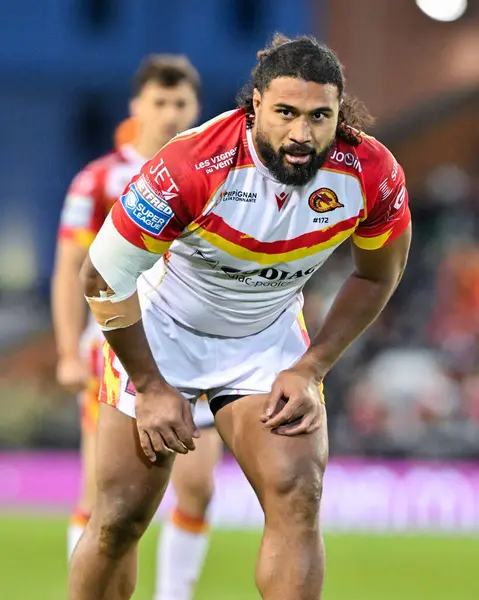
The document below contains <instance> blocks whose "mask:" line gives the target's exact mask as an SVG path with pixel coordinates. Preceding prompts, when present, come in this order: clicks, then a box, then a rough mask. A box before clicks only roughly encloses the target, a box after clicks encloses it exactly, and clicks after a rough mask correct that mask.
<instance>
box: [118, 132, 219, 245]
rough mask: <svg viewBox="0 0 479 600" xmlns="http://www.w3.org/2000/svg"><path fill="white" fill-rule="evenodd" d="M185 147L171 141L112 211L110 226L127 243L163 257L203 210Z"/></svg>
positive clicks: (201, 190)
mask: <svg viewBox="0 0 479 600" xmlns="http://www.w3.org/2000/svg"><path fill="white" fill-rule="evenodd" d="M188 153H189V144H187V143H185V142H184V141H173V142H170V144H167V145H166V146H165V147H164V148H163V149H162V150H160V152H159V153H158V154H157V155H156V156H155V157H154V158H153V159H152V160H150V161H148V162H147V163H145V165H144V166H143V168H142V170H141V171H140V173H139V174H138V175H137V176H135V177H134V178H133V179H132V181H131V182H130V184H129V185H128V187H127V188H126V190H125V192H124V194H123V195H122V196H121V198H120V199H119V201H117V202H116V203H115V204H114V206H113V209H112V212H111V215H112V222H113V225H114V226H115V228H116V229H117V231H118V232H119V233H120V235H122V236H123V237H124V238H125V239H126V240H127V241H129V242H130V243H131V244H133V245H134V246H136V247H138V248H141V249H143V250H148V251H149V252H152V253H154V254H163V253H164V252H165V251H166V250H167V249H168V248H169V246H170V245H171V244H172V242H173V241H174V240H175V239H176V238H177V237H178V236H179V235H181V234H182V233H183V232H184V231H185V228H186V227H187V226H188V225H189V224H190V223H192V222H193V221H194V220H195V219H196V218H197V217H198V216H199V215H200V214H201V211H202V210H203V208H204V206H205V204H206V201H207V192H206V185H205V184H204V181H203V179H202V177H201V175H200V174H196V173H195V171H194V168H192V167H191V164H190V162H191V161H190V160H189V154H188Z"/></svg>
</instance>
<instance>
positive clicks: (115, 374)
mask: <svg viewBox="0 0 479 600" xmlns="http://www.w3.org/2000/svg"><path fill="white" fill-rule="evenodd" d="M298 312H299V309H298V305H293V306H292V307H290V308H289V309H288V310H286V311H285V312H284V313H283V314H282V315H281V316H280V317H279V318H278V319H277V320H276V321H275V322H274V323H273V324H272V325H270V326H269V327H268V328H267V329H265V330H263V331H261V332H260V333H256V334H254V335H250V336H247V337H243V338H224V337H216V336H211V335H206V334H203V333H200V332H197V331H193V330H191V329H189V328H187V327H185V326H183V325H181V324H180V323H178V322H177V321H175V320H173V319H172V318H171V317H170V316H168V315H166V314H165V313H164V312H162V311H161V310H159V309H158V308H157V307H156V306H154V305H152V304H151V303H150V302H149V301H148V300H147V299H144V297H143V298H142V316H143V325H144V328H145V332H146V335H147V337H148V342H149V344H150V347H151V350H152V352H153V356H154V358H155V360H156V363H157V365H158V368H159V370H160V372H161V373H162V375H163V377H164V378H165V379H166V381H167V382H168V383H169V384H170V385H173V386H174V387H176V388H177V389H178V390H179V391H180V392H181V393H182V394H183V395H184V396H185V398H187V399H188V400H190V401H191V402H193V403H196V401H197V400H198V398H200V397H201V396H203V395H204V396H205V397H206V398H207V400H208V401H209V403H210V409H211V411H212V412H213V414H214V413H216V411H217V410H219V408H221V406H224V404H227V403H228V399H226V400H225V397H227V396H231V401H232V400H234V399H236V398H237V397H238V396H248V395H251V394H267V393H269V392H270V391H271V386H272V384H273V382H274V380H275V378H276V376H277V374H278V373H279V372H280V371H282V370H284V369H288V368H289V367H291V366H292V365H293V364H295V363H296V362H297V361H298V360H299V359H300V358H301V356H302V355H303V354H304V352H305V351H306V349H307V348H308V345H309V338H308V334H307V332H306V328H305V325H304V320H303V317H302V314H301V313H299V315H298ZM104 356H105V366H104V374H103V381H102V389H101V393H100V400H101V401H102V402H105V403H107V404H110V405H113V406H115V407H116V408H117V409H118V410H120V411H121V412H123V413H125V414H127V415H129V416H131V417H134V416H135V390H134V388H133V386H132V385H131V383H130V382H129V379H128V375H127V374H126V371H125V370H124V368H123V366H122V365H121V363H120V361H119V360H118V358H117V357H116V356H115V354H114V353H113V351H112V349H111V348H110V347H109V346H108V345H107V344H105V348H104ZM202 404H203V403H202V402H201V403H200V404H199V406H201V405H202ZM198 408H199V407H198ZM199 411H200V414H198V413H197V415H198V421H199V419H200V416H201V418H202V417H203V416H204V410H203V408H199ZM195 420H196V419H195ZM197 426H198V427H199V426H200V423H199V422H198V423H197Z"/></svg>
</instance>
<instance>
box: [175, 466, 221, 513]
mask: <svg viewBox="0 0 479 600" xmlns="http://www.w3.org/2000/svg"><path fill="white" fill-rule="evenodd" d="M175 488H176V494H177V497H178V504H179V505H182V504H185V505H186V504H188V505H189V506H190V505H192V504H194V505H195V506H196V507H197V510H195V512H197V511H201V510H203V509H204V510H206V508H207V507H208V505H209V503H210V501H211V498H212V497H213V492H214V481H213V474H212V473H197V474H194V475H193V474H192V475H191V477H182V478H181V481H177V482H176V486H175Z"/></svg>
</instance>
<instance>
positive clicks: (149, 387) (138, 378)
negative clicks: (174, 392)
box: [130, 371, 169, 394]
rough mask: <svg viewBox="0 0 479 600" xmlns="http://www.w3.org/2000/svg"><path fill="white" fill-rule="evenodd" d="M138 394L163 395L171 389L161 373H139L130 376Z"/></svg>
mask: <svg viewBox="0 0 479 600" xmlns="http://www.w3.org/2000/svg"><path fill="white" fill-rule="evenodd" d="M130 379H131V382H132V384H133V386H134V388H135V390H136V391H137V393H138V394H161V393H164V392H165V391H166V390H168V389H169V385H168V383H167V382H166V380H165V379H164V378H163V377H162V375H161V374H160V372H159V371H157V372H154V373H138V374H136V375H134V376H130Z"/></svg>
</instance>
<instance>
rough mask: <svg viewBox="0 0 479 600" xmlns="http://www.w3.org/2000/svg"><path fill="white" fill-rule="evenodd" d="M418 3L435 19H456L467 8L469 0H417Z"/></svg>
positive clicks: (425, 12)
mask: <svg viewBox="0 0 479 600" xmlns="http://www.w3.org/2000/svg"><path fill="white" fill-rule="evenodd" d="M416 4H417V5H418V7H419V8H420V9H421V10H422V12H423V13H424V14H426V15H427V16H428V17H430V18H431V19H434V20H435V21H456V20H457V19H459V18H460V17H462V15H463V14H464V13H465V12H466V8H467V0H416Z"/></svg>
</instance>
